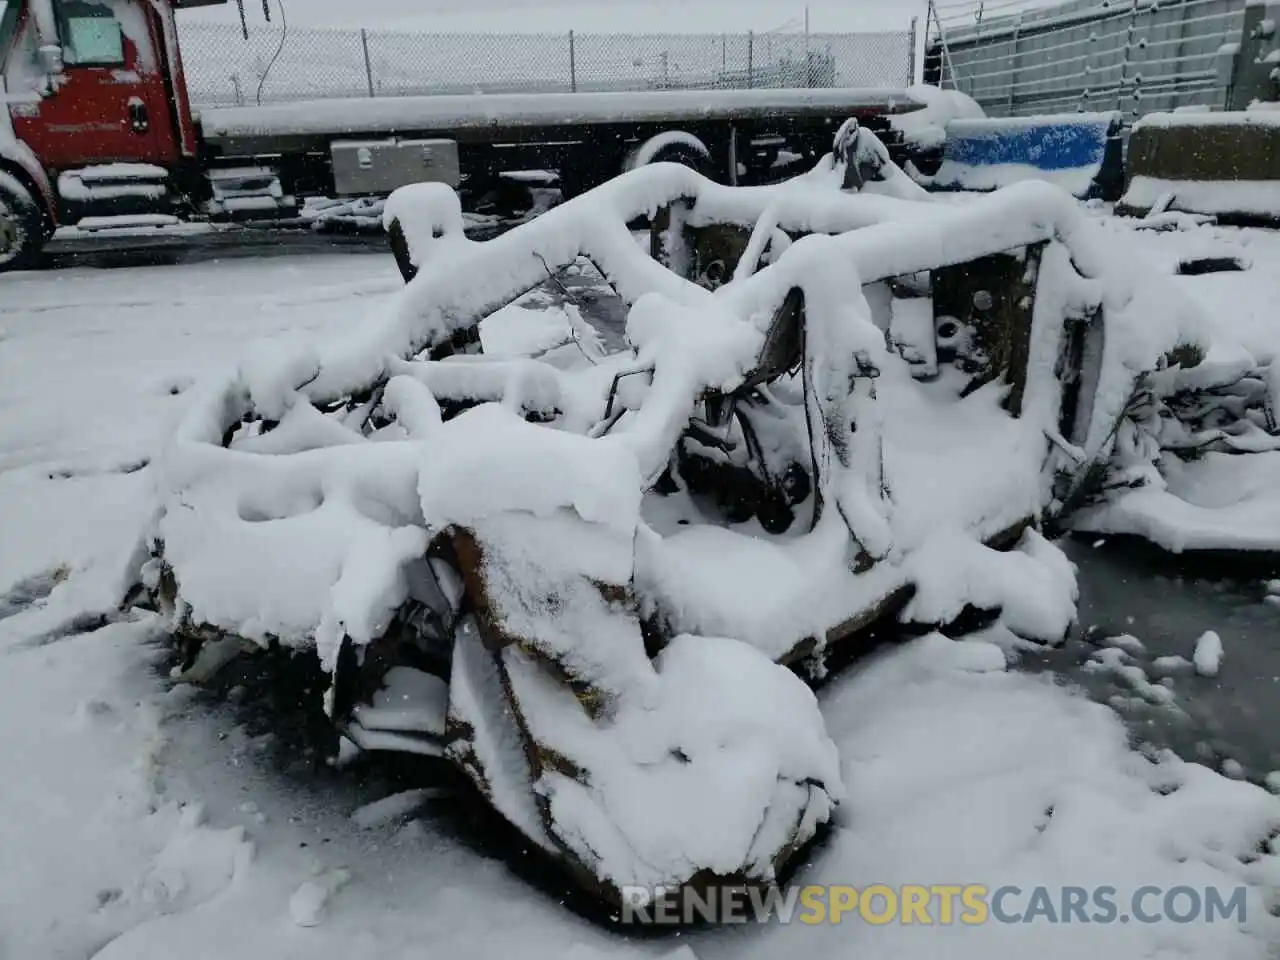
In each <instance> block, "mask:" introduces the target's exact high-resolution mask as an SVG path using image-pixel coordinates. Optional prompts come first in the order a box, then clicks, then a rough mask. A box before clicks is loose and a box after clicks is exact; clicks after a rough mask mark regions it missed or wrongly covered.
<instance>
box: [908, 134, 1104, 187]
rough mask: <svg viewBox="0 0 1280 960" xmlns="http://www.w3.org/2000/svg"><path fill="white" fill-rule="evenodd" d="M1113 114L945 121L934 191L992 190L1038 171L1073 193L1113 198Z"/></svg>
mask: <svg viewBox="0 0 1280 960" xmlns="http://www.w3.org/2000/svg"><path fill="white" fill-rule="evenodd" d="M1122 126H1123V124H1122V120H1121V116H1120V114H1119V113H1080V114H1062V115H1057V116H1043V117H1026V118H1017V119H983V120H953V121H951V122H950V123H948V124H947V128H946V132H947V139H946V142H945V144H944V146H943V152H942V166H941V168H940V169H939V170H938V173H937V175H936V176H934V177H932V178H929V183H928V184H927V185H928V186H929V187H931V188H932V189H935V190H993V189H997V188H999V187H1003V186H1007V185H1008V184H1010V183H1015V182H1017V181H1019V180H1027V179H1030V178H1033V177H1036V176H1038V175H1043V178H1044V179H1046V180H1049V181H1051V182H1055V183H1058V184H1059V185H1060V186H1062V187H1063V188H1064V189H1066V190H1068V191H1070V192H1071V193H1073V194H1075V195H1076V196H1078V197H1081V198H1085V197H1103V198H1104V199H1110V200H1114V199H1117V197H1118V195H1119V191H1120V190H1121V189H1122V188H1123V180H1124V170H1123V157H1122V155H1121V144H1120V132H1121V129H1122Z"/></svg>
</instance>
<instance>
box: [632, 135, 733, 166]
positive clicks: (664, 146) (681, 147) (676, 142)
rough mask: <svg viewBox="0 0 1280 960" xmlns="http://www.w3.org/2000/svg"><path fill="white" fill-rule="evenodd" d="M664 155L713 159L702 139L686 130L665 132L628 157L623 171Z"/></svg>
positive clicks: (640, 146)
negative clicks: (689, 155) (671, 154)
mask: <svg viewBox="0 0 1280 960" xmlns="http://www.w3.org/2000/svg"><path fill="white" fill-rule="evenodd" d="M664 153H677V154H678V153H683V154H695V155H696V156H698V157H700V158H701V159H702V160H704V161H707V160H710V159H711V150H710V148H708V147H707V145H706V144H705V143H703V142H702V140H701V139H699V138H698V137H696V136H694V135H693V134H692V133H689V132H688V131H686V130H664V131H663V132H662V133H659V134H657V135H656V136H652V137H650V138H649V139H648V140H646V141H645V142H644V143H642V144H640V145H639V146H638V147H636V148H635V149H634V150H632V151H631V153H630V154H629V155H628V156H627V159H626V162H625V163H624V165H623V170H624V171H627V170H635V169H637V168H639V167H643V166H645V165H646V164H650V163H653V162H655V161H657V160H658V159H659V158H660V157H661V156H662V155H663V154H664Z"/></svg>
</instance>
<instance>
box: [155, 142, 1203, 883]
mask: <svg viewBox="0 0 1280 960" xmlns="http://www.w3.org/2000/svg"><path fill="white" fill-rule="evenodd" d="M385 218H386V224H387V226H388V229H389V231H390V232H391V234H392V236H393V239H394V242H395V247H396V250H397V256H398V259H399V262H400V263H401V266H402V268H403V270H404V272H405V274H406V276H408V277H411V279H410V280H409V282H408V283H407V285H406V287H405V289H404V291H403V293H402V294H401V295H400V296H399V297H398V298H396V299H395V300H394V302H392V303H391V304H390V306H389V307H388V308H387V309H386V310H385V311H382V312H380V313H379V314H377V315H374V316H370V317H366V318H364V319H363V320H362V321H360V322H358V323H353V324H352V326H351V328H350V329H349V330H348V331H347V333H346V334H345V335H344V336H342V337H340V338H337V339H334V340H331V341H326V342H321V343H318V344H315V345H314V347H312V348H309V349H305V350H297V351H293V352H284V353H281V354H279V355H274V356H254V357H250V358H248V359H247V360H246V362H245V363H244V364H243V366H242V367H241V369H240V370H239V372H238V373H237V375H235V376H234V377H231V378H229V379H227V380H226V381H224V382H218V383H212V384H209V385H208V386H207V387H206V390H205V392H204V394H203V395H202V397H201V398H200V400H199V401H198V402H196V403H195V404H194V405H193V407H192V409H191V413H190V414H189V416H188V417H187V418H186V420H185V421H184V422H183V424H182V425H181V427H180V428H179V429H178V431H177V432H176V434H175V435H174V436H173V437H172V439H171V441H170V442H169V444H168V446H167V448H166V450H165V451H164V454H163V456H162V457H160V458H159V459H158V460H157V462H156V463H155V475H156V478H157V491H156V492H157V498H158V502H157V514H156V521H155V525H154V530H153V533H152V537H151V542H150V553H151V559H150V560H149V562H148V563H147V564H146V566H145V567H144V569H143V572H142V576H141V584H140V593H141V595H142V598H143V599H142V600H141V602H143V603H146V604H149V605H152V606H154V607H156V608H158V609H160V610H161V611H162V612H164V613H166V614H167V615H168V616H169V617H170V618H171V619H170V623H171V630H172V632H173V635H174V637H175V638H176V640H177V642H178V644H179V646H180V648H181V649H182V651H183V653H184V664H185V666H186V668H187V669H186V674H185V676H187V677H188V678H192V679H199V678H202V677H205V676H208V675H209V674H210V673H211V672H212V671H214V670H216V669H217V668H218V666H219V665H220V664H222V663H224V662H225V661H226V660H228V659H230V658H231V657H234V656H238V655H241V654H242V653H243V652H245V651H249V652H252V651H254V650H267V649H269V650H280V649H284V650H291V651H295V652H296V653H297V655H298V656H301V657H307V658H312V657H314V658H316V659H317V660H318V662H319V665H320V666H321V668H322V669H323V671H324V673H325V674H326V675H327V676H328V677H329V683H328V686H327V689H326V691H325V693H324V702H323V708H324V711H325V713H326V714H327V715H328V716H329V717H330V718H331V720H332V722H333V725H334V729H335V730H336V731H340V732H341V733H342V734H343V735H345V736H346V737H347V738H348V739H349V740H350V741H351V742H352V743H354V744H355V745H357V746H359V747H361V748H363V749H367V750H403V751H407V752H412V753H419V754H425V755H430V756H439V757H444V758H446V759H447V760H448V761H450V762H452V763H454V764H455V765H457V766H458V767H459V768H460V769H461V770H462V771H463V772H465V774H466V775H467V776H468V777H469V778H470V779H471V780H472V781H473V782H474V784H475V786H476V787H477V789H478V790H479V792H480V793H481V794H482V795H483V796H484V797H485V798H486V799H487V801H488V802H489V803H491V804H492V805H493V807H494V808H495V809H497V810H498V811H499V812H500V813H501V814H502V815H503V816H504V817H506V818H507V819H508V820H509V821H510V822H511V823H512V824H514V825H515V826H516V827H517V828H519V829H520V830H521V831H523V832H524V833H525V834H526V835H527V836H528V837H529V839H530V840H531V841H532V842H533V843H535V844H537V845H538V846H540V847H542V848H543V849H544V850H546V851H547V852H548V853H549V854H550V855H552V856H553V857H556V858H557V859H559V860H560V861H561V862H562V863H563V864H565V865H566V866H567V867H568V869H569V870H570V871H572V872H573V874H574V875H575V876H576V877H577V878H578V880H579V881H580V882H581V884H582V885H583V886H584V887H585V888H587V889H588V890H590V891H593V892H594V893H596V894H597V895H598V896H600V897H601V898H603V899H605V900H606V901H610V902H615V903H616V902H617V901H618V899H619V898H620V896H621V891H622V889H623V888H624V887H628V886H637V885H638V886H643V887H645V888H647V889H651V890H654V891H660V890H662V889H671V888H677V887H681V886H684V885H694V886H697V885H700V884H706V883H711V882H715V881H720V880H725V879H729V880H732V881H734V882H761V881H768V880H771V879H773V878H774V877H775V876H776V875H777V873H778V872H779V871H781V870H783V869H785V867H786V865H787V864H788V863H789V862H790V860H791V859H792V858H793V856H794V854H795V853H796V851H798V850H799V849H801V848H802V847H803V846H804V845H805V844H806V843H807V842H809V841H810V840H811V839H812V838H813V837H814V836H815V835H816V833H817V831H818V830H819V829H820V827H821V826H822V824H824V823H826V822H827V821H828V820H829V819H830V817H831V815H832V812H833V810H834V808H835V807H836V806H837V805H838V804H839V803H840V802H841V801H842V799H843V798H844V797H845V796H846V785H845V784H844V783H843V782H842V778H841V771H840V769H839V763H838V760H837V756H836V751H835V748H834V746H833V744H832V742H831V740H830V739H829V737H828V736H827V734H826V731H825V729H824V726H823V721H822V717H821V715H820V713H819V712H818V709H817V705H816V701H815V699H814V697H813V694H812V693H811V692H810V691H809V689H808V688H807V687H806V686H805V684H804V683H803V682H802V680H801V679H800V676H799V675H798V674H799V673H802V672H803V669H802V668H804V667H808V669H809V671H810V672H811V673H812V674H814V675H820V674H821V673H822V672H823V671H824V670H825V669H826V665H827V663H828V662H831V661H832V660H833V659H834V657H833V655H834V654H835V653H836V652H837V651H838V649H839V648H842V647H843V648H847V647H849V645H850V644H856V640H857V638H858V637H859V636H860V635H861V633H862V631H863V630H864V629H865V628H866V627H868V626H869V625H871V624H872V623H875V622H877V621H879V620H882V619H883V618H885V617H896V618H897V619H898V620H899V621H901V622H903V623H907V624H917V625H921V626H923V627H926V628H927V627H933V626H937V625H944V624H947V623H950V622H952V621H954V620H956V619H957V618H959V617H960V616H962V615H963V614H964V613H965V612H966V611H972V610H980V611H985V612H1002V614H1003V616H1004V619H1005V622H1006V624H1007V625H1008V626H1009V627H1010V628H1011V629H1013V630H1015V631H1017V632H1019V633H1021V634H1023V635H1024V636H1027V637H1029V638H1033V639H1041V640H1056V639H1058V638H1060V637H1061V636H1062V635H1063V634H1064V633H1065V631H1066V630H1067V629H1068V628H1069V626H1070V624H1071V622H1072V620H1073V618H1074V612H1075V611H1074V603H1075V585H1074V578H1073V575H1072V569H1071V565H1070V564H1069V563H1068V562H1067V561H1066V559H1065V558H1064V557H1063V556H1062V555H1061V553H1060V552H1059V551H1058V550H1057V549H1056V548H1055V547H1054V546H1053V545H1052V544H1051V543H1049V542H1048V541H1047V540H1046V539H1045V538H1044V537H1043V536H1041V534H1040V533H1039V532H1038V528H1039V527H1040V526H1041V525H1042V524H1043V523H1052V522H1062V521H1064V520H1065V519H1066V518H1067V516H1068V515H1069V513H1070V512H1071V511H1072V510H1074V509H1077V508H1078V507H1080V506H1082V505H1085V504H1087V503H1089V502H1090V498H1091V496H1093V495H1094V494H1095V493H1096V491H1097V487H1098V483H1099V482H1100V478H1101V477H1102V475H1103V474H1104V473H1105V472H1106V471H1107V470H1108V469H1111V468H1110V467H1109V466H1108V465H1109V464H1111V463H1112V461H1113V460H1114V459H1115V458H1116V457H1122V458H1127V459H1125V460H1124V463H1125V465H1126V466H1131V467H1132V468H1133V469H1135V470H1136V469H1138V467H1139V466H1140V465H1141V464H1140V463H1139V461H1140V460H1141V458H1142V457H1143V456H1144V455H1147V459H1146V460H1145V461H1142V463H1145V464H1146V465H1147V466H1151V464H1152V463H1153V461H1154V459H1155V458H1157V457H1158V450H1157V451H1155V453H1154V454H1151V452H1150V451H1149V450H1147V449H1146V447H1145V446H1144V445H1143V444H1142V443H1141V442H1139V439H1140V436H1141V435H1140V434H1137V433H1134V432H1133V431H1132V430H1129V429H1128V428H1125V427H1124V425H1125V424H1128V423H1131V422H1132V417H1133V409H1134V407H1133V405H1134V403H1135V398H1140V397H1142V396H1143V395H1144V391H1145V390H1147V389H1149V380H1150V372H1151V371H1153V370H1157V369H1160V370H1164V371H1165V373H1164V374H1163V375H1164V376H1171V377H1173V376H1179V375H1183V374H1188V371H1190V370H1191V368H1193V367H1194V366H1195V364H1196V362H1197V361H1198V360H1199V358H1200V355H1201V352H1202V351H1201V348H1200V342H1201V332H1202V328H1201V325H1200V323H1201V320H1200V317H1199V315H1198V314H1197V313H1196V312H1195V311H1194V310H1192V309H1191V308H1189V307H1188V305H1187V304H1186V303H1185V302H1183V301H1182V300H1181V299H1179V298H1178V297H1177V296H1175V295H1174V294H1172V293H1170V292H1169V291H1168V290H1167V289H1166V287H1165V286H1164V285H1162V284H1161V283H1160V282H1159V281H1158V280H1157V279H1155V278H1152V277H1148V276H1147V275H1146V274H1145V273H1144V272H1143V270H1142V269H1140V268H1139V267H1138V266H1137V265H1136V264H1134V263H1133V262H1132V261H1131V260H1130V259H1129V258H1128V257H1126V256H1125V255H1124V251H1123V250H1120V249H1117V248H1116V247H1115V244H1114V241H1113V240H1112V239H1111V237H1110V236H1109V235H1108V234H1107V233H1105V232H1104V231H1102V230H1100V229H1099V228H1098V227H1097V226H1096V225H1095V224H1092V223H1090V222H1089V221H1087V220H1086V219H1085V218H1084V217H1083V216H1082V214H1081V212H1080V211H1079V210H1078V209H1077V207H1076V204H1075V203H1074V201H1073V200H1072V199H1071V198H1070V197H1069V196H1068V195H1067V194H1065V193H1063V192H1062V191H1061V190H1058V189H1056V188H1054V187H1052V186H1049V185H1047V184H1043V183H1025V184H1020V185H1018V186H1016V187H1012V188H1009V189H1007V190H1002V191H998V192H996V193H994V194H992V195H990V196H987V197H982V198H977V199H975V201H974V202H973V203H970V204H965V205H960V206H950V205H939V204H934V203H932V202H929V201H928V199H927V198H924V197H923V196H922V192H921V191H920V190H919V188H918V187H916V186H915V185H914V184H912V183H911V182H910V181H909V179H907V178H906V177H904V176H903V175H902V172H901V171H900V170H898V169H897V168H896V167H894V166H893V165H892V164H891V163H889V162H888V159H887V153H886V152H885V150H884V147H883V145H882V144H880V143H879V142H878V141H877V140H875V138H874V137H872V136H871V135H870V134H868V133H867V132H866V131H862V130H859V129H858V128H857V126H856V124H850V125H847V126H846V127H845V128H844V129H843V130H841V132H840V135H839V136H838V137H837V140H836V149H835V150H834V151H833V153H832V155H830V156H829V157H827V158H826V159H825V160H824V161H823V163H822V164H820V165H819V167H818V168H816V169H815V170H814V171H812V172H811V173H810V174H808V175H806V176H803V177H800V178H798V179H797V180H795V181H792V182H789V183H786V184H783V185H780V186H777V187H766V188H750V189H734V188H727V187H721V186H718V185H716V184H714V183H711V182H710V181H708V180H705V179H704V178H702V177H700V176H698V175H697V174H696V173H694V172H693V171H691V170H688V169H686V168H684V167H680V166H674V165H668V164H657V165H652V166H649V167H645V168H643V169H639V170H636V171H634V172H631V173H628V174H626V175H624V176H622V177H619V178H617V179H616V180H614V181H612V182H610V183H608V184H606V185H604V186H602V187H600V188H598V189H597V190H594V191H591V192H590V193H588V194H585V195H583V196H582V197H580V198H578V199H575V200H573V201H571V202H569V203H566V204H564V205H563V206H561V207H558V208H556V209H554V210H551V211H550V212H548V213H547V214H545V215H543V216H542V217H539V218H538V219H537V220H534V221H532V222H530V223H527V224H525V225H522V226H520V227H518V228H517V229H515V230H512V231H511V232H509V233H507V234H505V235H503V236H501V237H499V238H497V239H495V240H491V241H488V242H484V243H477V242H473V241H471V240H469V239H467V238H466V236H465V235H464V232H463V229H462V215H461V211H460V208H459V204H458V200H457V197H456V196H455V195H454V194H453V193H452V192H451V191H450V190H448V188H445V187H441V186H438V185H420V186H417V187H412V188H407V189H406V190H404V191H401V192H400V193H399V194H397V195H396V196H393V197H392V198H391V200H390V201H389V202H388V204H387V206H386V210H385ZM637 218H646V219H647V220H648V221H649V222H650V223H651V225H652V226H651V230H650V232H649V236H648V237H647V238H645V237H639V238H638V237H637V236H635V235H633V233H632V232H631V231H630V230H629V229H628V227H627V224H628V223H630V222H633V221H635V220H636V219H637ZM584 260H587V261H591V262H593V263H594V264H595V265H596V266H597V267H598V269H599V271H600V272H601V274H602V275H603V276H604V277H605V278H606V279H607V280H608V282H609V283H610V284H611V285H612V286H613V288H614V289H615V290H616V291H617V293H618V294H619V295H620V296H621V297H622V298H623V299H624V300H625V301H626V303H627V304H628V305H629V308H630V312H629V316H628V319H627V322H626V338H627V344H628V349H626V350H623V351H621V352H619V353H615V354H613V355H610V356H606V357H603V358H599V359H597V358H592V357H591V356H589V355H588V354H587V353H586V352H585V351H582V350H575V349H574V347H573V346H572V345H567V346H566V347H565V348H564V349H563V350H560V351H557V352H553V353H551V354H546V355H543V356H542V357H540V358H539V359H533V358H518V357H517V358H502V359H498V358H488V357H485V356H483V355H482V354H480V353H479V338H478V335H477V332H476V331H477V327H478V324H479V323H480V321H481V320H482V319H484V318H485V317H486V316H487V315H489V314H491V313H492V312H493V311H495V310H497V309H498V308H500V307H502V306H504V305H505V304H508V303H510V302H511V301H512V300H513V299H515V298H516V297H518V296H519V295H521V294H523V293H525V292H526V291H528V290H530V289H532V288H535V287H537V286H539V285H540V284H542V283H544V282H546V281H547V279H548V276H555V275H557V274H558V273H559V272H560V271H561V270H563V269H564V268H567V267H569V266H570V265H573V264H575V263H581V262H582V261H584ZM1135 438H1138V439H1135ZM1148 454H1150V455H1148ZM789 667H790V668H792V669H788V668H789ZM336 745H337V738H336V735H335V737H334V740H333V742H332V743H331V744H330V746H331V748H333V749H336ZM850 788H851V789H856V784H853V785H850ZM655 895H658V894H655Z"/></svg>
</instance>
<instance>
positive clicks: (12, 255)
mask: <svg viewBox="0 0 1280 960" xmlns="http://www.w3.org/2000/svg"><path fill="white" fill-rule="evenodd" d="M43 245H44V217H43V216H41V214H40V207H39V205H38V204H37V203H36V201H35V199H34V198H33V197H32V196H31V193H30V191H28V190H27V188H26V187H24V186H23V185H22V184H21V183H19V182H18V181H17V180H15V179H13V177H10V176H8V175H6V174H5V173H3V172H0V272H4V271H5V270H20V269H24V268H26V267H30V266H34V265H35V262H36V258H37V257H38V256H39V254H40V248H41V247H42V246H43Z"/></svg>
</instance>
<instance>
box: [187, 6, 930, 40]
mask: <svg viewBox="0 0 1280 960" xmlns="http://www.w3.org/2000/svg"><path fill="white" fill-rule="evenodd" d="M279 2H281V0H272V4H273V10H274V5H275V4H276V3H279ZM283 3H284V5H285V12H286V14H287V16H288V19H289V21H290V22H291V23H296V24H302V23H306V24H309V25H334V26H366V27H413V28H416V29H423V30H439V31H442V32H444V31H460V30H467V31H484V32H493V33H504V32H514V31H518V32H522V33H532V32H538V31H547V32H559V31H561V30H569V29H576V30H580V31H630V32H646V33H720V32H724V31H729V32H742V31H746V30H757V31H764V30H773V29H777V28H781V27H784V26H785V27H786V28H787V29H792V30H795V29H803V27H804V15H805V6H806V5H805V3H803V2H801V0H738V2H728V0H683V2H677V0H545V2H539V0H469V2H466V3H461V2H459V0H360V2H359V3H352V2H351V0H283ZM245 5H246V7H247V8H248V10H249V14H250V25H251V26H252V25H253V24H254V23H261V22H262V10H261V4H260V0H245ZM925 6H926V4H925V0H810V2H809V4H808V9H809V21H810V29H811V30H813V31H814V32H842V31H853V30H897V29H903V30H905V29H906V28H907V27H908V26H909V25H910V23H911V18H912V17H913V16H920V17H921V18H922V21H923V15H924V11H925ZM182 16H184V17H188V18H201V19H214V20H220V21H224V22H225V21H231V22H234V21H235V20H236V18H237V16H238V14H237V13H236V9H235V4H234V3H231V4H228V5H227V6H225V7H207V8H198V9H194V10H191V11H187V12H185V13H183V14H182Z"/></svg>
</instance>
